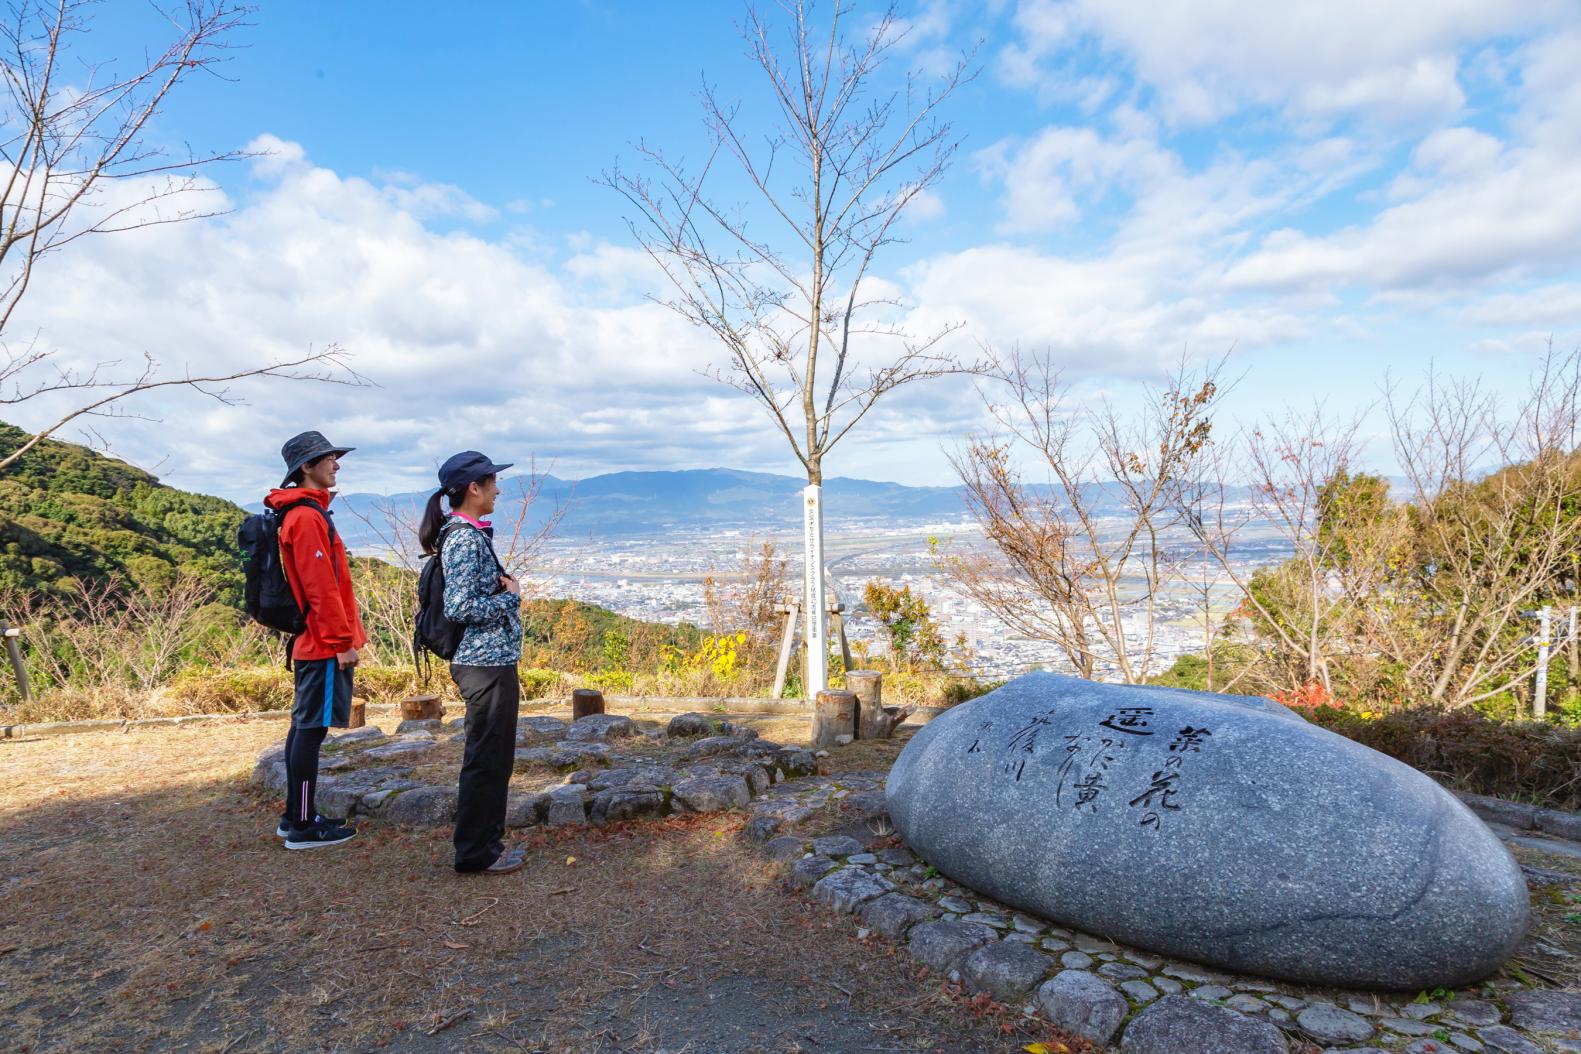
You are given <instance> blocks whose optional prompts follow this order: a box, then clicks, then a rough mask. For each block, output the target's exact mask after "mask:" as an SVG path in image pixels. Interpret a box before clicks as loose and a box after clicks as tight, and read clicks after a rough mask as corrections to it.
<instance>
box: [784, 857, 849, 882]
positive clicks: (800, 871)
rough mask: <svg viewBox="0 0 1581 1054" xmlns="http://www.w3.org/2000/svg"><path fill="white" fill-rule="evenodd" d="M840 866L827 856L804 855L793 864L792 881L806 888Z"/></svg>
mask: <svg viewBox="0 0 1581 1054" xmlns="http://www.w3.org/2000/svg"><path fill="white" fill-rule="evenodd" d="M838 866H839V865H838V864H836V863H835V862H834V861H833V860H830V859H829V858H828V857H827V856H804V857H802V858H801V859H800V860H798V861H796V862H795V863H794V864H792V865H791V882H792V883H794V884H795V885H796V886H797V887H798V888H800V889H806V888H807V887H808V886H811V885H813V884H814V883H815V882H817V881H818V880H819V879H820V878H822V877H823V876H824V875H826V874H828V873H829V872H830V871H832V870H834V869H835V868H836V867H838Z"/></svg>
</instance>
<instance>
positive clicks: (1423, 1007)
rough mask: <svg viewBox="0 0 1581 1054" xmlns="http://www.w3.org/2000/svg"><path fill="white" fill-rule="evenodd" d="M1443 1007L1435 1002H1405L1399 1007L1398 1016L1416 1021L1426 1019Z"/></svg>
mask: <svg viewBox="0 0 1581 1054" xmlns="http://www.w3.org/2000/svg"><path fill="white" fill-rule="evenodd" d="M1443 1009H1444V1008H1443V1007H1441V1006H1439V1005H1438V1004H1437V1003H1406V1004H1405V1005H1404V1006H1402V1007H1401V1008H1400V1016H1401V1017H1409V1018H1412V1019H1414V1020H1417V1021H1426V1020H1427V1019H1428V1018H1430V1017H1433V1016H1435V1015H1437V1014H1438V1013H1439V1011H1441V1010H1443Z"/></svg>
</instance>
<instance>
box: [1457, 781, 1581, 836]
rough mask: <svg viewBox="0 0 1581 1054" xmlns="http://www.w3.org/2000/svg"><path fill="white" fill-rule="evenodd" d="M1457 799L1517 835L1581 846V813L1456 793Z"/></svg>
mask: <svg viewBox="0 0 1581 1054" xmlns="http://www.w3.org/2000/svg"><path fill="white" fill-rule="evenodd" d="M1455 797H1457V798H1459V799H1460V800H1461V801H1462V802H1464V803H1465V805H1466V808H1468V809H1470V810H1471V811H1472V812H1474V813H1476V814H1477V815H1478V816H1480V817H1481V818H1482V819H1484V820H1487V821H1490V822H1492V823H1502V824H1504V825H1506V826H1508V827H1513V828H1515V829H1516V830H1517V831H1541V832H1542V833H1543V834H1551V835H1553V836H1554V837H1556V838H1564V839H1567V840H1569V841H1572V842H1581V812H1573V811H1571V810H1569V809H1545V808H1543V807H1542V806H1541V805H1530V804H1528V803H1526V802H1521V801H1508V800H1506V799H1504V798H1493V797H1490V796H1488V795H1486V794H1466V793H1462V792H1460V791H1456V792H1455Z"/></svg>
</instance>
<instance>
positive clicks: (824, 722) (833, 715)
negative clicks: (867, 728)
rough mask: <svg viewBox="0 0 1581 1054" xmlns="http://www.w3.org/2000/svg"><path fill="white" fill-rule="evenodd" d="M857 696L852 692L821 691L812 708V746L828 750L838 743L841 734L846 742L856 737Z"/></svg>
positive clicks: (816, 748) (815, 748)
mask: <svg viewBox="0 0 1581 1054" xmlns="http://www.w3.org/2000/svg"><path fill="white" fill-rule="evenodd" d="M856 705H857V704H856V696H855V695H852V694H851V693H850V692H842V691H826V692H819V693H818V695H817V697H816V698H815V699H814V700H813V708H812V748H813V749H814V750H828V749H829V748H831V747H834V746H837V745H838V742H837V741H838V740H839V738H840V737H841V736H845V737H846V742H850V741H851V740H852V739H855V738H856V728H857V724H856Z"/></svg>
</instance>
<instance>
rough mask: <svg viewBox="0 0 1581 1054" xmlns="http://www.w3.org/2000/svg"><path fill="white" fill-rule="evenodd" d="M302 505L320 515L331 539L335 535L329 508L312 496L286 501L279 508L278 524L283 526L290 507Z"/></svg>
mask: <svg viewBox="0 0 1581 1054" xmlns="http://www.w3.org/2000/svg"><path fill="white" fill-rule="evenodd" d="M303 506H308V507H310V508H312V509H313V510H314V511H316V512H317V513H318V514H319V516H320V517H322V518H323V520H324V526H325V527H327V528H329V536H330V538H331V539H333V538H334V537H335V521H334V520H333V519H332V518H331V517H330V515H329V510H328V509H326V508H324V506H322V505H320V504H319V503H318V502H316V501H314V500H313V499H312V498H298V499H296V500H295V501H293V502H290V503H288V504H286V505H284V506H281V508H280V526H282V527H284V526H285V514H286V513H288V512H290V511H291V510H292V509H300V508H302V507H303Z"/></svg>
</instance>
